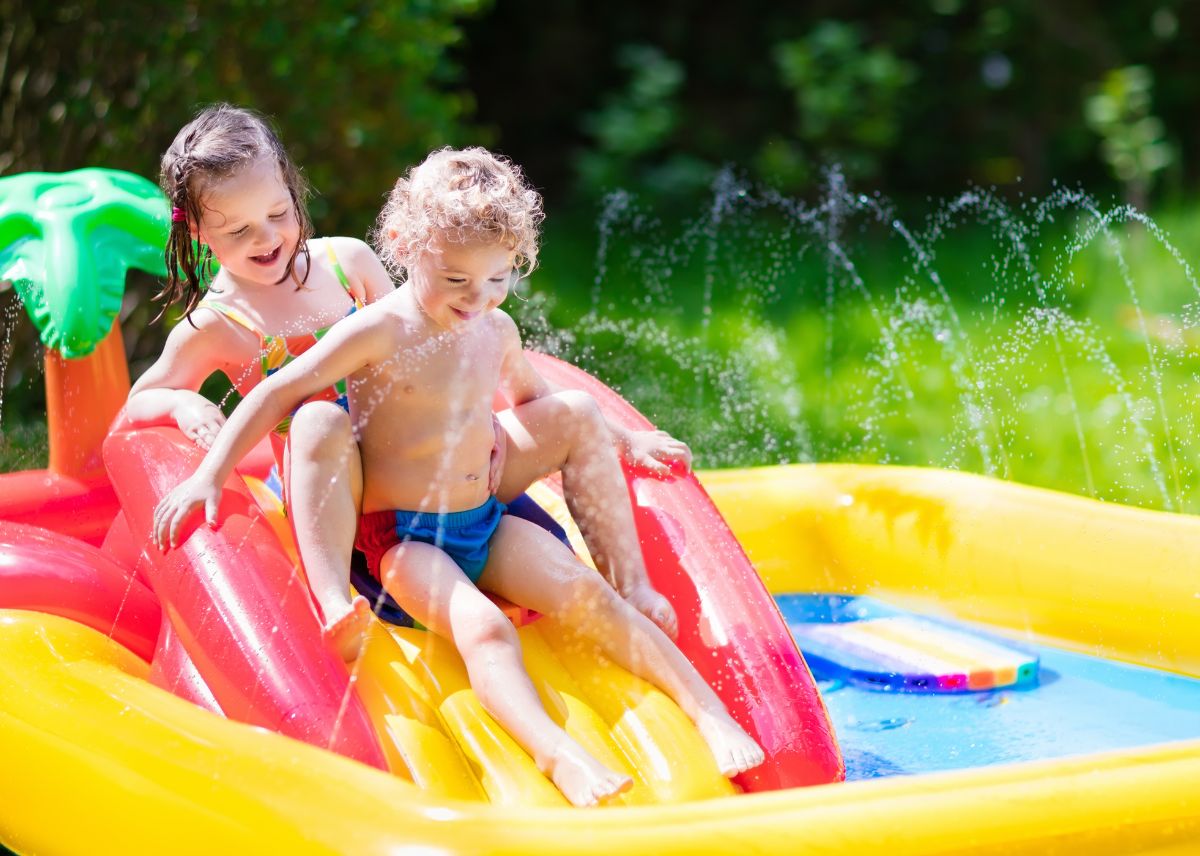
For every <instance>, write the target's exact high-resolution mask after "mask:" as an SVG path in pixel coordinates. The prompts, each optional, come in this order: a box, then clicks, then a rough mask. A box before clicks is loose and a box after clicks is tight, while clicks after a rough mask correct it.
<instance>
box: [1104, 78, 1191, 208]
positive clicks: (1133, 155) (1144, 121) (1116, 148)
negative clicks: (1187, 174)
mask: <svg viewBox="0 0 1200 856" xmlns="http://www.w3.org/2000/svg"><path fill="white" fill-rule="evenodd" d="M1153 90H1154V74H1153V72H1151V71H1150V69H1148V68H1146V67H1145V66H1142V65H1131V66H1126V67H1125V68H1115V69H1113V70H1112V71H1110V72H1109V73H1108V74H1106V75H1105V76H1104V79H1103V80H1101V81H1100V83H1099V84H1096V85H1095V86H1092V87H1089V89H1088V95H1087V97H1086V99H1085V100H1084V105H1083V106H1084V110H1083V113H1084V117H1085V118H1086V119H1087V123H1088V127H1090V128H1091V129H1092V130H1093V131H1095V132H1096V133H1097V134H1098V135H1099V136H1100V153H1101V155H1102V156H1103V158H1104V162H1105V163H1106V164H1108V167H1109V169H1111V170H1112V173H1113V175H1114V176H1115V177H1116V178H1117V180H1118V181H1120V182H1121V184H1122V186H1123V187H1124V188H1125V198H1126V201H1128V202H1129V203H1130V204H1131V205H1133V206H1134V207H1136V208H1141V209H1145V207H1146V201H1147V197H1148V195H1149V192H1150V188H1151V187H1152V186H1153V184H1154V179H1155V176H1156V175H1157V174H1158V173H1159V172H1161V171H1162V170H1164V169H1166V168H1167V167H1168V166H1170V165H1171V163H1172V161H1173V160H1174V159H1175V152H1174V150H1173V148H1172V147H1171V144H1170V143H1169V142H1167V140H1166V137H1165V134H1166V126H1165V125H1164V124H1163V121H1162V119H1160V118H1158V117H1157V116H1155V115H1153V114H1152V113H1151V112H1150V109H1151V104H1152V101H1153Z"/></svg>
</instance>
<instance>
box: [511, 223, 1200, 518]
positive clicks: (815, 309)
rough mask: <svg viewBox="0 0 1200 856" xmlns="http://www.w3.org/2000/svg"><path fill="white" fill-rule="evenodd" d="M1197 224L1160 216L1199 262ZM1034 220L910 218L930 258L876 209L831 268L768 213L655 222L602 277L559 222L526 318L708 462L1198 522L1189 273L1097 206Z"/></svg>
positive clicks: (624, 235) (639, 230)
mask: <svg viewBox="0 0 1200 856" xmlns="http://www.w3.org/2000/svg"><path fill="white" fill-rule="evenodd" d="M1197 214H1200V211H1198V210H1196V208H1195V207H1191V208H1187V209H1183V210H1178V211H1173V212H1166V213H1163V214H1162V215H1160V216H1159V217H1158V222H1159V224H1160V225H1161V226H1162V227H1163V228H1164V229H1166V230H1167V232H1168V233H1169V234H1170V240H1171V241H1172V242H1173V243H1175V244H1176V245H1178V247H1179V248H1180V250H1181V251H1182V255H1183V258H1184V259H1189V258H1195V257H1196V253H1195V250H1196V249H1197V248H1200V235H1197V227H1196V224H1200V217H1197V216H1196V215H1197ZM1013 218H1014V222H1015V223H1016V224H1017V225H1016V227H1015V229H1009V230H1008V231H1007V232H1006V231H1005V230H1003V229H1000V228H998V227H997V226H996V225H995V223H996V221H997V218H995V217H992V216H989V215H986V214H983V213H980V211H979V210H978V209H977V210H976V211H975V212H973V213H968V214H963V215H960V216H958V218H957V220H956V221H955V222H956V225H955V226H954V228H952V229H948V230H942V231H943V234H942V235H941V237H938V235H937V234H934V233H931V232H928V224H927V223H925V222H921V221H918V222H917V223H916V224H915V225H910V228H912V229H913V231H915V232H922V231H926V232H927V234H926V236H925V239H924V240H922V241H921V244H922V246H923V247H924V249H923V252H924V253H927V254H928V258H927V260H926V263H924V264H918V263H917V262H918V257H917V255H916V254H915V253H914V252H913V251H912V249H911V248H910V247H908V246H907V245H906V244H905V242H904V241H902V240H901V239H900V237H899V236H898V234H897V232H896V231H894V230H893V229H891V228H890V227H888V226H880V225H879V224H878V223H877V222H876V218H875V217H874V216H873V215H869V214H863V213H861V212H860V213H859V214H857V215H852V216H849V217H847V219H846V221H845V222H844V223H843V225H842V231H841V233H840V235H839V237H838V240H837V245H838V248H839V249H838V250H837V251H834V252H832V253H831V252H830V251H828V250H827V245H828V241H827V239H826V238H814V237H812V236H811V235H801V234H798V233H797V231H796V230H795V229H794V228H791V229H789V222H788V220H787V219H786V218H784V217H782V216H780V214H779V213H778V211H775V210H772V209H771V208H770V207H766V208H760V209H758V210H734V211H733V212H729V211H726V212H725V214H724V216H723V219H722V221H721V223H719V224H718V225H716V226H715V227H713V226H712V224H711V223H710V224H708V226H707V227H706V226H704V224H703V223H699V221H694V222H692V223H691V224H688V223H684V224H675V225H673V226H669V227H664V228H658V227H656V226H655V225H654V224H653V223H652V221H651V220H650V218H649V216H648V215H647V213H646V212H644V211H643V212H638V213H635V214H632V215H630V216H629V217H627V218H625V219H624V220H623V221H621V222H619V223H618V224H617V225H616V226H615V227H614V228H613V229H612V230H611V233H610V234H609V235H608V236H607V244H606V252H605V253H604V254H603V256H602V263H601V264H600V265H597V263H596V257H597V255H596V249H595V246H596V245H595V232H594V230H593V231H591V232H590V234H589V230H588V229H586V228H577V227H574V226H572V225H571V224H566V225H565V226H563V227H560V228H559V229H558V230H556V229H555V227H554V225H553V223H551V224H549V228H548V233H547V236H546V244H545V251H544V255H543V267H542V270H541V271H539V272H538V273H537V274H536V275H535V277H534V280H533V282H532V283H531V291H532V298H531V299H530V300H529V302H527V303H525V304H514V305H515V306H516V307H517V310H516V314H517V315H518V317H519V319H520V320H521V323H522V325H523V327H524V328H525V331H526V335H527V338H529V339H530V340H531V341H532V342H534V343H536V344H538V345H540V346H542V347H544V348H546V349H548V350H550V351H551V352H555V353H558V354H559V355H560V356H563V357H564V358H566V359H569V360H571V361H573V362H575V363H577V364H578V365H581V366H582V367H584V368H586V369H588V370H589V371H592V372H594V373H596V374H597V375H598V376H600V377H601V378H602V379H604V380H605V381H607V382H608V383H610V384H611V385H613V386H614V387H616V388H617V389H618V390H619V391H621V392H622V393H623V394H624V395H626V397H627V398H629V399H630V400H631V401H632V402H633V403H634V404H635V405H637V406H638V407H639V409H641V410H642V411H643V412H644V413H646V414H647V415H648V416H649V417H650V418H651V419H652V420H653V421H655V422H656V423H657V424H658V425H659V426H660V427H663V428H665V429H667V430H669V431H671V432H672V433H674V434H676V435H677V436H680V437H682V438H684V439H686V440H687V441H688V442H689V443H690V444H691V445H692V448H693V450H694V451H695V453H696V457H697V463H698V465H700V466H733V465H754V464H769V463H779V462H788V461H856V462H869V463H887V464H913V465H922V466H939V467H949V468H954V469H962V470H967V471H971V472H980V473H989V474H992V475H996V476H998V477H1001V478H1007V479H1013V480H1016V481H1020V482H1024V483H1027V484H1035V485H1042V486H1045V487H1051V488H1057V489H1061V490H1066V491H1070V492H1073V493H1078V494H1082V495H1085V496H1094V497H1097V498H1100V499H1104V500H1109V501H1116V502H1123V503H1129V504H1134V505H1139V506H1143V507H1148V508H1164V509H1174V510H1182V511H1196V510H1197V509H1198V508H1200V454H1198V452H1200V450H1198V448H1197V447H1196V445H1195V444H1193V443H1192V442H1191V438H1192V433H1193V430H1194V428H1195V421H1194V417H1193V415H1192V412H1193V409H1194V402H1195V401H1196V400H1197V399H1196V394H1197V392H1198V391H1200V390H1198V381H1200V375H1198V374H1197V368H1198V365H1200V363H1198V361H1197V359H1196V352H1195V348H1196V345H1197V343H1200V331H1198V330H1197V329H1196V322H1197V321H1198V320H1200V316H1198V315H1197V310H1198V307H1200V293H1198V292H1197V290H1196V287H1195V285H1194V283H1192V282H1191V281H1190V280H1189V272H1188V270H1187V264H1186V262H1184V263H1182V264H1181V262H1180V261H1179V260H1178V259H1176V258H1175V257H1174V256H1172V254H1171V253H1170V252H1169V251H1167V250H1166V249H1165V248H1164V247H1163V246H1162V245H1161V244H1160V242H1159V241H1158V240H1157V239H1156V238H1155V236H1154V235H1153V234H1152V233H1150V232H1149V231H1147V230H1146V229H1145V228H1144V227H1142V226H1140V225H1132V226H1131V225H1127V224H1124V223H1121V222H1116V223H1114V224H1112V227H1111V229H1109V230H1108V231H1107V233H1106V232H1105V231H1104V230H1096V229H1094V228H1093V227H1094V225H1095V223H1096V220H1095V218H1094V217H1093V216H1091V215H1089V214H1088V213H1087V212H1086V211H1085V210H1084V209H1082V208H1080V207H1078V206H1076V205H1072V206H1067V208H1066V209H1065V210H1058V211H1055V212H1054V217H1053V220H1050V219H1049V218H1046V217H1042V218H1040V219H1039V217H1038V216H1036V212H1035V211H1034V210H1032V207H1029V208H1027V209H1026V210H1024V211H1018V212H1017V213H1016V214H1014V215H1013ZM1119 219H1120V218H1118V220H1119ZM698 223H699V225H698ZM689 227H690V228H691V230H692V232H693V233H699V235H700V237H699V238H688V237H686V235H687V234H688V230H689ZM1014 234H1016V235H1017V237H1019V238H1020V244H1021V246H1022V247H1023V248H1024V251H1023V253H1024V254H1022V253H1021V252H1017V251H1015V250H1014V246H1015V245H1014V241H1013V240H1012V238H1013V235H1014ZM681 235H682V236H685V237H681ZM589 240H590V247H589V246H588V244H589ZM838 253H841V255H838ZM1026 257H1027V258H1028V263H1026V261H1025V258H1026ZM597 270H602V271H603V275H602V277H601V278H600V280H599V284H598V286H597V282H596V271H597ZM1123 270H1125V271H1127V278H1126V275H1125V274H1123V273H1122V271H1123ZM706 295H709V296H710V297H709V299H706ZM597 298H598V299H597ZM947 298H948V299H947ZM547 318H548V319H549V322H548V323H547V322H546V320H545V319H547Z"/></svg>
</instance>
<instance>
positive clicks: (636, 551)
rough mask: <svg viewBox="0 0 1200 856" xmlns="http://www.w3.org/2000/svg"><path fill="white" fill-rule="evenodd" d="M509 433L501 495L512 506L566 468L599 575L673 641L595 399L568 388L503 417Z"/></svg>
mask: <svg viewBox="0 0 1200 856" xmlns="http://www.w3.org/2000/svg"><path fill="white" fill-rule="evenodd" d="M499 417H500V424H501V425H502V426H503V427H504V430H505V432H506V433H507V434H508V444H507V448H506V456H505V461H504V472H503V474H502V475H501V479H500V489H499V490H498V491H497V496H498V497H499V499H500V500H501V501H502V502H508V501H510V500H512V499H513V498H515V497H517V496H519V495H520V494H521V493H522V492H524V490H525V489H526V488H528V487H529V485H531V484H533V483H534V482H535V481H537V480H538V479H540V478H543V477H545V476H547V475H549V474H550V473H553V472H556V471H560V470H561V471H562V480H563V495H564V496H565V498H566V500H567V507H568V508H569V509H570V511H571V516H572V517H573V518H574V519H575V523H576V524H577V525H578V526H579V531H580V533H581V534H582V535H583V539H584V541H586V542H587V545H588V550H589V551H590V552H591V554H592V558H593V559H594V560H595V562H596V567H597V568H598V569H599V570H600V573H602V574H603V575H604V577H605V578H606V579H607V580H609V581H610V582H611V583H612V585H613V587H614V588H616V589H617V591H618V592H620V593H621V596H622V597H624V598H625V599H626V600H627V601H629V603H631V604H632V605H633V607H634V608H635V609H637V610H638V611H639V612H641V613H642V614H644V615H645V616H646V617H647V618H649V619H650V620H651V621H653V622H654V623H655V624H657V625H658V626H659V627H661V628H662V630H663V632H665V633H666V634H667V635H668V636H670V637H671V638H674V637H675V634H676V632H677V629H678V625H677V620H676V617H675V610H674V609H672V607H671V604H670V602H669V601H668V600H667V599H666V598H665V597H663V596H662V595H661V594H660V593H659V592H657V591H655V589H654V587H653V586H651V585H650V578H649V576H648V575H647V573H646V564H645V561H644V560H643V559H642V548H641V545H640V544H639V543H638V538H637V527H636V526H635V525H634V522H633V506H632V505H631V503H630V501H629V490H628V488H627V487H626V485H625V477H624V475H623V474H622V472H621V462H620V458H619V457H618V455H617V450H616V447H615V445H614V444H613V438H612V433H611V432H610V431H609V430H608V426H607V425H606V424H605V422H604V417H603V415H602V414H601V413H600V409H599V407H597V405H596V402H595V400H594V399H593V398H592V397H591V396H590V395H588V394H587V393H584V392H579V391H577V390H564V391H562V392H558V393H555V394H554V395H549V396H546V397H545V398H539V399H537V400H536V401H531V402H529V403H528V404H522V405H520V406H519V407H514V408H512V409H510V410H506V411H504V412H502V413H500V414H499Z"/></svg>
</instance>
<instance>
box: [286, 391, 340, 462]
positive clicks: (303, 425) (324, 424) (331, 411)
mask: <svg viewBox="0 0 1200 856" xmlns="http://www.w3.org/2000/svg"><path fill="white" fill-rule="evenodd" d="M289 435H290V438H291V446H292V448H293V450H301V449H308V450H319V449H325V448H328V447H330V446H336V447H339V448H340V447H342V446H345V445H346V444H347V443H351V442H353V441H354V431H353V426H352V425H351V424H350V414H349V413H347V412H346V411H345V410H343V409H342V408H340V407H338V406H337V405H336V404H334V403H333V402H332V401H310V402H309V403H308V404H306V405H304V406H303V407H301V408H300V409H299V410H298V411H296V415H295V416H293V417H292V424H291V428H290V429H289Z"/></svg>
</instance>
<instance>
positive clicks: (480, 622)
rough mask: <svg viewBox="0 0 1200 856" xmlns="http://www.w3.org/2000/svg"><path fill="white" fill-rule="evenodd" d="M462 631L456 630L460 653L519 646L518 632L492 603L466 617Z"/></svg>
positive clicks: (456, 642) (455, 637) (455, 635)
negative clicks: (483, 648)
mask: <svg viewBox="0 0 1200 856" xmlns="http://www.w3.org/2000/svg"><path fill="white" fill-rule="evenodd" d="M462 624H463V625H464V626H463V628H462V629H459V628H455V631H454V642H455V645H456V646H457V647H458V649H459V651H460V652H462V653H464V654H466V653H467V652H469V651H473V650H478V649H479V648H482V647H490V646H495V645H512V646H515V645H517V631H516V628H515V627H513V625H512V622H511V621H509V620H508V618H507V617H506V616H505V615H504V613H503V612H501V611H500V610H499V609H497V608H496V607H495V606H494V605H492V604H491V603H490V602H489V603H488V605H487V607H486V608H481V609H478V610H472V614H470V615H468V616H465V617H464V620H463V622H462Z"/></svg>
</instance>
